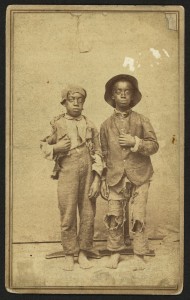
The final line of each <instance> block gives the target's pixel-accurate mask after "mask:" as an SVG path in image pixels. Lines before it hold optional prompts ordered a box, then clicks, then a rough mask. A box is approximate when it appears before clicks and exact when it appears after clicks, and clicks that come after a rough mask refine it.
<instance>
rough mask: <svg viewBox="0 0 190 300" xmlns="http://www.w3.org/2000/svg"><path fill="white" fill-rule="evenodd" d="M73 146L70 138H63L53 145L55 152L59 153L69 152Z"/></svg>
mask: <svg viewBox="0 0 190 300" xmlns="http://www.w3.org/2000/svg"><path fill="white" fill-rule="evenodd" d="M70 148H71V141H70V139H69V138H62V139H61V140H60V141H59V142H57V144H55V145H54V146H53V151H54V153H55V154H57V153H65V152H68V151H69V150H70Z"/></svg>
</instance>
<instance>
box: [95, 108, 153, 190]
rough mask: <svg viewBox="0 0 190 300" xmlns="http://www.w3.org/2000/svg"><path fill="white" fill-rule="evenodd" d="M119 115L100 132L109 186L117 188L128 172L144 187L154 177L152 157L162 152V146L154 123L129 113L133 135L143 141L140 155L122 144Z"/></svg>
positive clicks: (130, 178) (111, 118)
mask: <svg viewBox="0 0 190 300" xmlns="http://www.w3.org/2000/svg"><path fill="white" fill-rule="evenodd" d="M115 118H116V115H115V113H114V114H113V115H112V116H111V117H109V118H108V119H107V120H106V121H105V122H104V123H103V124H102V125H101V129H100V140H101V147H102V153H103V157H104V161H105V164H106V168H107V172H106V179H107V183H108V185H109V186H114V185H116V184H117V183H118V182H119V180H120V179H121V178H122V176H123V174H124V172H125V173H126V175H127V178H128V179H129V180H130V181H131V182H132V183H133V184H135V185H141V184H143V183H144V182H146V181H147V180H149V179H150V178H151V176H152V175H153V167H152V163H151V160H150V155H152V154H154V153H156V152H157V151H158V148H159V145H158V142H157V138H156V135H155V132H154V130H153V128H152V125H151V124H150V121H149V120H148V119H147V118H145V117H144V116H143V115H141V114H138V113H136V112H134V111H131V112H130V113H129V116H128V117H127V118H129V128H127V132H130V134H131V135H132V136H137V137H138V138H140V139H141V141H140V144H139V147H138V150H137V152H132V151H131V149H130V148H129V147H125V148H124V147H121V146H120V145H119V141H118V138H119V135H120V132H119V130H118V128H117V126H116V122H115Z"/></svg>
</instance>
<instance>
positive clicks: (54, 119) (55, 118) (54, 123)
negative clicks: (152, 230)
mask: <svg viewBox="0 0 190 300" xmlns="http://www.w3.org/2000/svg"><path fill="white" fill-rule="evenodd" d="M64 116H65V113H64V114H60V115H58V116H56V117H54V118H53V119H52V120H51V121H50V124H51V126H52V127H54V126H56V123H57V122H59V121H60V120H61V119H62V118H64Z"/></svg>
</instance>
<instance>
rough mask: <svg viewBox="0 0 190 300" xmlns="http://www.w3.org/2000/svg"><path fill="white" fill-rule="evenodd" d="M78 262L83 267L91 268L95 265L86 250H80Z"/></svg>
mask: <svg viewBox="0 0 190 300" xmlns="http://www.w3.org/2000/svg"><path fill="white" fill-rule="evenodd" d="M78 263H79V266H80V267H81V268H82V269H90V268H92V267H93V265H92V264H91V262H90V261H89V260H88V258H87V256H86V253H85V251H82V250H81V251H80V252H79V256H78Z"/></svg>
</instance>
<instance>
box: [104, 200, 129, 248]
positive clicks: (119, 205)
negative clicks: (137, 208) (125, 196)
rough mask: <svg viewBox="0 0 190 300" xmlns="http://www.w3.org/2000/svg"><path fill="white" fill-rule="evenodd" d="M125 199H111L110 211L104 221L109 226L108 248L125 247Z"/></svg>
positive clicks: (109, 202) (109, 203)
mask: <svg viewBox="0 0 190 300" xmlns="http://www.w3.org/2000/svg"><path fill="white" fill-rule="evenodd" d="M125 205H126V201H124V200H109V201H108V213H107V215H106V216H105V219H104V222H105V224H106V227H107V228H108V239H107V249H108V250H110V251H119V250H122V249H124V248H125V244H124V228H123V225H124V221H125Z"/></svg>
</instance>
